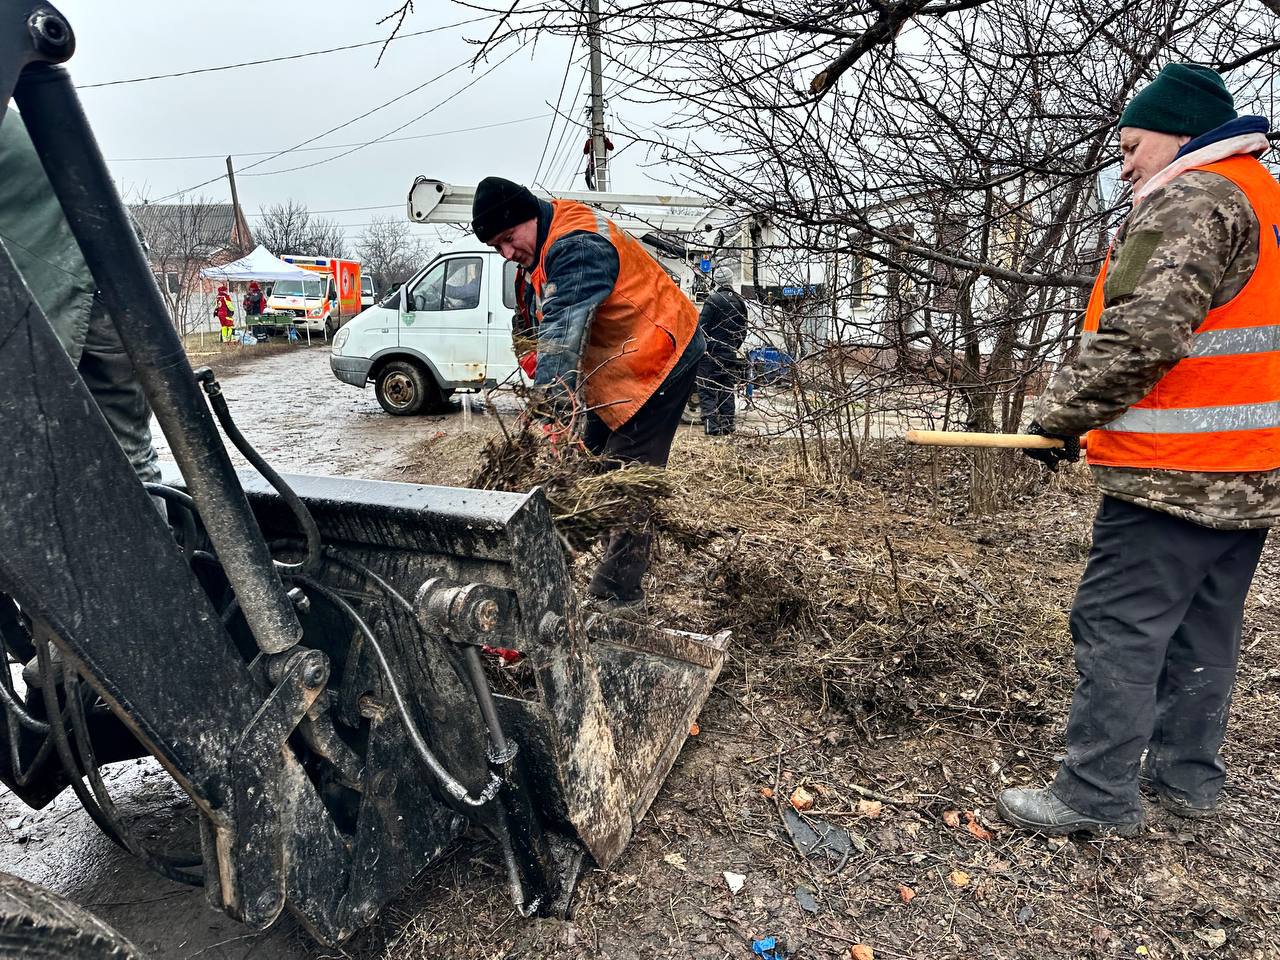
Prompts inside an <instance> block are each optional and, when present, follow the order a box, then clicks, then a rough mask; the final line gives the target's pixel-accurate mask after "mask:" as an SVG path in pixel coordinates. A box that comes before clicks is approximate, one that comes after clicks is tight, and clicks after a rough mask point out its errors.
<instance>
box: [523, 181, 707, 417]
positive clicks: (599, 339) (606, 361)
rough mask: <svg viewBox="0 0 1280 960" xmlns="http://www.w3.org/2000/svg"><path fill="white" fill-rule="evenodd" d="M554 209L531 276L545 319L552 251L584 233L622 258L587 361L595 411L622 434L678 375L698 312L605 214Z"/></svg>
mask: <svg viewBox="0 0 1280 960" xmlns="http://www.w3.org/2000/svg"><path fill="white" fill-rule="evenodd" d="M551 206H552V210H553V213H552V216H551V225H550V227H549V228H548V230H547V236H546V238H545V239H544V240H543V242H542V253H541V255H540V257H539V260H538V263H537V265H536V267H535V268H534V271H533V272H532V273H531V274H530V275H529V282H530V284H531V285H532V286H533V289H534V291H535V293H536V295H537V298H538V303H539V319H541V303H542V301H543V295H542V291H543V289H544V287H545V286H546V283H547V274H546V258H547V252H548V251H549V250H550V249H551V247H552V245H553V244H555V242H556V241H557V240H559V239H560V238H561V237H563V236H565V235H566V234H569V233H574V232H579V231H585V232H588V233H596V234H599V235H600V236H602V237H604V238H605V239H607V240H608V241H609V242H610V243H611V244H612V245H613V248H614V250H615V251H616V252H617V254H618V278H617V280H616V281H614V285H613V290H612V292H610V294H609V296H607V297H605V299H604V301H603V302H602V303H600V305H599V306H597V307H596V312H595V317H594V318H593V319H592V321H591V326H590V330H589V333H588V340H587V343H586V345H585V347H584V348H583V351H582V358H581V362H580V373H581V381H582V388H583V390H584V392H585V395H586V401H587V405H588V407H590V408H591V409H592V411H593V412H594V413H595V414H596V415H597V416H599V417H600V419H601V420H603V421H604V422H605V424H606V426H608V427H609V428H610V429H612V430H617V429H618V428H619V427H621V426H622V425H623V424H624V423H626V422H627V421H628V420H630V419H631V417H632V416H634V415H635V413H636V411H638V410H639V409H640V408H641V407H642V406H644V403H645V401H646V400H648V399H649V397H651V396H652V395H653V393H654V391H656V390H657V389H658V387H659V386H661V385H662V381H663V380H664V379H666V376H667V374H669V373H670V372H671V371H672V369H674V368H675V365H676V362H677V361H678V360H679V359H680V355H681V354H682V353H683V352H684V349H685V347H687V346H688V345H689V341H690V340H692V339H693V335H694V333H695V332H696V331H697V328H698V310H697V308H696V307H695V306H694V305H693V303H692V302H691V301H690V300H689V298H688V297H686V296H685V295H684V292H683V291H682V290H681V289H680V288H679V287H678V286H676V284H675V282H674V281H672V279H671V278H670V277H669V276H668V275H667V272H666V271H665V270H664V269H662V267H661V266H660V265H659V264H658V261H656V260H654V259H653V257H651V256H650V255H649V253H648V251H646V250H645V249H644V247H642V246H640V243H639V242H638V241H637V240H636V239H635V238H634V237H632V236H631V235H630V234H628V233H626V232H624V231H623V230H621V229H620V228H619V227H618V226H617V225H616V224H615V223H613V222H612V221H611V220H609V218H608V217H606V216H605V215H604V214H603V213H601V212H600V211H599V210H596V209H594V208H592V207H588V206H587V205H586V204H584V203H578V202H576V201H573V200H555V201H553V202H552V204H551Z"/></svg>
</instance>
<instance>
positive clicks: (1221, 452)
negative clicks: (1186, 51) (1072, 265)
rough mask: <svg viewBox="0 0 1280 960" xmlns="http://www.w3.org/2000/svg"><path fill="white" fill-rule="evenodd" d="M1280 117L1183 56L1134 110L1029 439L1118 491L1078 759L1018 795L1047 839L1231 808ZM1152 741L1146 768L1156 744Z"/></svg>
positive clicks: (1083, 631) (1080, 708)
mask: <svg viewBox="0 0 1280 960" xmlns="http://www.w3.org/2000/svg"><path fill="white" fill-rule="evenodd" d="M1268 126H1269V125H1268V123H1267V121H1266V119H1264V118H1262V117H1237V115H1236V112H1235V106H1234V101H1233V99H1232V97H1231V94H1230V93H1229V92H1228V91H1227V89H1226V86H1225V85H1224V84H1223V82H1222V79H1221V78H1220V77H1219V76H1218V74H1217V73H1216V72H1214V71H1213V70H1211V69H1209V68H1207V67H1203V66H1197V65H1193V64H1170V65H1169V66H1166V67H1165V68H1164V69H1163V70H1162V71H1161V72H1160V74H1159V76H1157V77H1156V79H1155V81H1154V82H1153V83H1152V84H1151V85H1150V86H1148V87H1146V88H1145V89H1144V90H1142V91H1141V92H1139V93H1138V94H1137V96H1135V97H1134V98H1133V100H1132V101H1131V102H1130V103H1129V105H1128V106H1127V107H1126V108H1125V110H1124V112H1123V114H1122V115H1121V117H1120V122H1119V128H1120V151H1121V154H1122V157H1123V169H1122V173H1121V176H1122V177H1123V179H1125V180H1127V181H1128V182H1129V183H1131V184H1132V186H1133V210H1132V212H1131V213H1130V214H1129V217H1128V220H1127V221H1126V222H1125V223H1124V225H1123V226H1122V227H1121V230H1120V232H1119V234H1118V235H1117V237H1116V240H1115V243H1114V244H1113V248H1112V250H1111V252H1110V253H1109V255H1108V257H1107V260H1106V261H1105V262H1104V263H1103V267H1102V270H1101V273H1100V274H1099V276H1098V279H1097V282H1096V283H1095V285H1094V288H1093V293H1092V295H1091V296H1090V298H1089V304H1088V308H1087V311H1086V314H1085V320H1084V333H1083V335H1082V337H1081V348H1080V352H1079V355H1078V356H1077V357H1076V359H1075V360H1074V361H1073V362H1072V363H1071V364H1070V365H1069V366H1067V367H1066V368H1064V369H1063V370H1062V371H1060V372H1059V374H1058V375H1057V376H1056V377H1055V378H1054V380H1053V381H1052V382H1051V383H1050V384H1049V387H1048V389H1047V390H1046V392H1045V395H1044V397H1043V399H1042V400H1041V402H1040V405H1039V407H1038V408H1037V412H1036V417H1035V421H1034V422H1033V423H1032V425H1031V428H1030V429H1031V432H1033V433H1040V434H1043V435H1045V436H1049V437H1057V438H1059V439H1061V440H1063V441H1064V443H1065V447H1064V448H1062V449H1055V450H1048V451H1028V453H1029V455H1030V456H1033V457H1035V458H1036V459H1040V460H1044V461H1045V462H1046V463H1048V464H1049V465H1050V466H1051V467H1055V468H1056V466H1057V463H1058V461H1060V460H1074V459H1077V458H1078V457H1079V444H1078V440H1077V438H1078V437H1079V436H1080V435H1081V434H1083V433H1085V432H1086V431H1091V432H1090V433H1089V442H1088V460H1089V464H1090V466H1091V467H1092V468H1093V472H1094V477H1095V480H1096V482H1097V484H1098V487H1099V488H1100V489H1101V491H1102V494H1103V497H1102V503H1101V505H1100V506H1099V509H1098V514H1097V517H1096V519H1095V521H1094V527H1093V548H1092V550H1091V551H1090V554H1089V561H1088V565H1087V567H1086V568H1085V572H1084V577H1083V579H1082V580H1081V583H1080V587H1079V590H1078V592H1077V593H1076V598H1075V603H1074V605H1073V608H1072V611H1071V621H1070V622H1071V633H1072V637H1073V639H1074V642H1075V661H1076V668H1077V671H1078V673H1079V677H1078V683H1077V686H1076V690H1075V695H1074V697H1073V698H1072V702H1071V715H1070V719H1069V721H1068V723H1067V730H1066V739H1067V751H1066V758H1065V759H1064V760H1063V762H1062V764H1061V766H1060V768H1059V770H1058V774H1057V777H1056V778H1055V780H1054V781H1053V784H1052V785H1051V786H1049V787H1048V788H1046V789H1011V790H1005V791H1003V792H1002V793H1001V794H1000V797H999V801H998V803H997V807H998V809H999V812H1000V814H1001V816H1002V817H1003V818H1004V819H1005V820H1007V821H1009V822H1010V823H1012V824H1014V825H1016V826H1018V827H1022V828H1026V829H1033V830H1038V831H1041V832H1044V833H1057V834H1062V833H1069V832H1072V831H1075V830H1086V831H1089V832H1093V833H1119V834H1130V833H1133V832H1135V831H1137V830H1138V829H1139V828H1140V827H1141V824H1142V811H1141V806H1140V803H1139V781H1140V778H1141V780H1143V781H1145V782H1146V783H1147V784H1149V786H1150V787H1151V788H1152V789H1153V790H1154V792H1155V795H1156V798H1157V799H1158V800H1159V801H1160V803H1161V805H1162V806H1164V807H1165V808H1167V809H1168V810H1170V811H1171V812H1173V813H1175V814H1178V815H1180V816H1184V817H1205V816H1209V815H1211V814H1213V813H1214V812H1215V810H1216V808H1217V804H1218V798H1219V793H1220V791H1221V789H1222V785H1223V781H1224V778H1225V769H1224V767H1223V764H1222V760H1221V758H1220V756H1219V749H1220V747H1221V746H1222V741H1223V737H1224V735H1225V732H1226V725H1227V713H1228V709H1229V707H1230V702H1231V689H1232V685H1233V684H1234V682H1235V675H1236V664H1237V659H1238V655H1239V649H1240V631H1241V621H1242V618H1243V608H1244V601H1245V596H1246V594H1247V593H1248V590H1249V586H1250V583H1251V581H1252V579H1253V574H1254V570H1255V568H1256V567H1257V564H1258V558H1259V554H1260V553H1261V551H1262V545H1263V541H1264V540H1265V538H1266V535H1267V528H1269V527H1270V526H1272V525H1273V524H1274V523H1276V522H1277V519H1278V518H1280V184H1277V182H1276V180H1275V179H1274V178H1273V177H1272V176H1271V175H1270V174H1269V173H1268V172H1267V169H1266V168H1265V167H1264V166H1263V165H1262V164H1261V163H1260V162H1259V161H1258V156H1259V155H1261V154H1262V153H1263V152H1265V151H1266V150H1267V148H1268V142H1267V137H1266V132H1267V129H1268ZM1144 750H1145V751H1146V757H1145V760H1143V751H1144Z"/></svg>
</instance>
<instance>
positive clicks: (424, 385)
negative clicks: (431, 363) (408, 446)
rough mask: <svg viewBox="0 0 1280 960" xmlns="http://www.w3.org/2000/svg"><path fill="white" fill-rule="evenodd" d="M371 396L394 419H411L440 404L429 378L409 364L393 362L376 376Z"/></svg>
mask: <svg viewBox="0 0 1280 960" xmlns="http://www.w3.org/2000/svg"><path fill="white" fill-rule="evenodd" d="M374 393H375V394H376V395H377V397H378V403H380V404H382V409H383V410H385V411H387V413H389V414H391V415H392V416H393V417H411V416H413V415H414V414H417V413H421V412H422V411H423V409H425V408H426V407H428V406H431V407H434V406H437V405H438V404H439V403H440V389H439V388H438V387H437V386H436V382H435V379H434V378H433V377H432V376H431V374H429V373H427V372H426V371H424V370H423V369H422V368H421V367H419V366H418V365H417V364H416V363H410V362H409V361H408V360H392V361H391V362H390V363H388V364H387V365H386V366H385V367H383V368H382V370H381V371H380V372H379V373H378V379H377V381H376V382H375V383H374Z"/></svg>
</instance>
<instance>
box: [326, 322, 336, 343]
mask: <svg viewBox="0 0 1280 960" xmlns="http://www.w3.org/2000/svg"><path fill="white" fill-rule="evenodd" d="M337 332H338V327H337V326H336V325H335V324H334V322H333V317H326V318H325V321H324V335H325V336H326V337H328V338H329V339H330V340H332V339H333V335H334V334H335V333H337Z"/></svg>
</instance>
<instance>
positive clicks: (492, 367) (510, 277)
mask: <svg viewBox="0 0 1280 960" xmlns="http://www.w3.org/2000/svg"><path fill="white" fill-rule="evenodd" d="M491 262H492V264H493V269H492V270H490V271H489V273H490V276H491V277H493V278H499V277H500V278H501V279H500V281H499V282H500V284H501V289H500V290H498V291H495V292H494V293H493V294H491V299H490V302H491V303H492V309H490V311H489V349H488V353H487V354H486V360H487V362H488V366H489V378H490V379H492V380H495V381H497V382H498V383H504V382H511V383H515V382H516V378H515V377H514V376H513V374H514V373H515V371H516V355H515V352H514V351H513V350H512V349H511V329H512V326H513V321H514V320H515V314H516V265H515V264H514V263H511V262H510V261H500V260H499V259H498V258H497V257H493V258H492V259H491ZM499 263H501V264H502V269H501V270H499V269H498V264H499ZM508 378H510V379H509V380H508Z"/></svg>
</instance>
